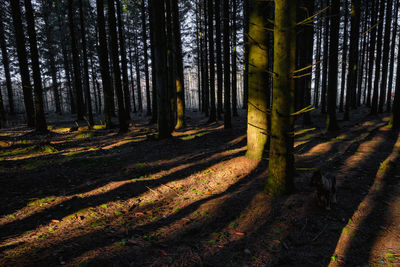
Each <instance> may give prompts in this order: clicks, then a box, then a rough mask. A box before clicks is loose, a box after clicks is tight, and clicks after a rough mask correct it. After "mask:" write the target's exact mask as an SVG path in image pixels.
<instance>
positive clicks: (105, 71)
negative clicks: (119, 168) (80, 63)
mask: <svg viewBox="0 0 400 267" xmlns="http://www.w3.org/2000/svg"><path fill="white" fill-rule="evenodd" d="M96 8H97V27H98V30H99V49H98V53H99V63H100V72H101V80H102V85H103V96H104V115H105V119H106V120H105V121H106V128H107V129H110V128H111V127H112V121H111V116H112V113H113V112H112V101H113V99H112V94H111V90H112V86H111V77H110V65H109V63H108V48H107V37H106V27H105V22H104V2H103V0H96Z"/></svg>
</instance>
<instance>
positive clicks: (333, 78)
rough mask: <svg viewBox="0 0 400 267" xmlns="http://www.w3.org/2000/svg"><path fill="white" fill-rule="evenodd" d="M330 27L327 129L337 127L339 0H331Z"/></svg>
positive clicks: (331, 129)
mask: <svg viewBox="0 0 400 267" xmlns="http://www.w3.org/2000/svg"><path fill="white" fill-rule="evenodd" d="M330 17H331V28H330V40H331V43H330V45H329V55H330V57H329V76H328V119H327V129H328V131H335V130H337V129H338V128H339V126H338V124H337V121H336V95H337V87H338V78H337V77H338V54H339V53H338V51H339V25H340V0H332V5H331V12H330Z"/></svg>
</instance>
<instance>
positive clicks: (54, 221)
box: [51, 220, 60, 223]
mask: <svg viewBox="0 0 400 267" xmlns="http://www.w3.org/2000/svg"><path fill="white" fill-rule="evenodd" d="M51 222H53V223H59V222H60V221H59V220H51Z"/></svg>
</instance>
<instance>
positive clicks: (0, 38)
mask: <svg viewBox="0 0 400 267" xmlns="http://www.w3.org/2000/svg"><path fill="white" fill-rule="evenodd" d="M2 12H3V11H0V48H1V56H2V62H3V67H4V75H5V76H6V86H7V96H8V108H9V111H10V115H14V114H15V108H14V96H13V91H12V86H11V75H10V60H9V59H8V53H7V44H6V36H5V33H4V25H3V21H4V18H3V15H2Z"/></svg>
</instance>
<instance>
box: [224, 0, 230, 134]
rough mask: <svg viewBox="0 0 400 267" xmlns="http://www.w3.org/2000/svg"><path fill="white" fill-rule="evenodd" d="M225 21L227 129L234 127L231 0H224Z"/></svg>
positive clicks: (225, 104)
mask: <svg viewBox="0 0 400 267" xmlns="http://www.w3.org/2000/svg"><path fill="white" fill-rule="evenodd" d="M222 9H223V12H224V13H223V21H224V26H223V27H224V29H223V34H224V37H223V38H224V40H223V41H224V107H225V113H224V127H225V129H230V128H232V118H231V92H230V90H231V86H230V78H231V77H230V76H231V75H230V74H231V73H230V53H229V52H230V49H229V47H230V46H229V37H230V35H229V32H230V28H229V0H223V8H222Z"/></svg>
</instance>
